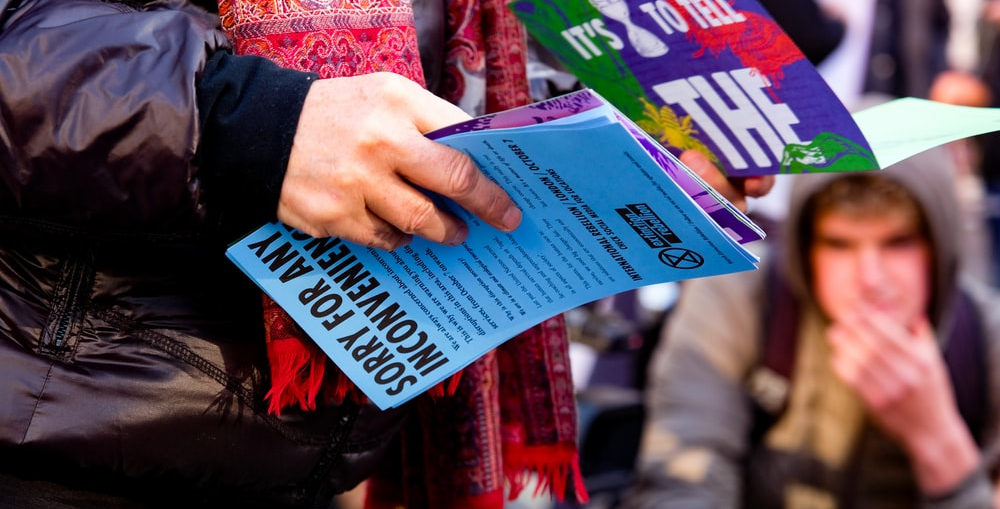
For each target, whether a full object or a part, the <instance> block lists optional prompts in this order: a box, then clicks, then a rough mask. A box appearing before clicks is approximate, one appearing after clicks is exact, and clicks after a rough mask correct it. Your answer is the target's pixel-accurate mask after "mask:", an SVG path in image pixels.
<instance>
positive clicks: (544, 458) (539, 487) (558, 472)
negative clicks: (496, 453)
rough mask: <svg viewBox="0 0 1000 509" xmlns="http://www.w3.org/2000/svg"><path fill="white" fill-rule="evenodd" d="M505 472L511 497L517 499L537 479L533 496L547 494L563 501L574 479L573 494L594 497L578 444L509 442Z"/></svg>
mask: <svg viewBox="0 0 1000 509" xmlns="http://www.w3.org/2000/svg"><path fill="white" fill-rule="evenodd" d="M503 455H504V476H505V478H506V480H507V485H508V490H509V495H508V498H509V499H510V500H514V499H516V498H517V497H518V496H520V495H521V492H522V491H524V489H525V488H527V487H528V485H529V484H530V482H531V481H532V480H533V479H536V485H535V490H534V492H533V494H532V495H533V496H535V497H538V496H539V495H542V494H547V495H548V496H549V498H553V497H554V498H555V499H556V500H558V501H560V502H562V501H564V500H565V498H566V494H567V487H568V486H569V484H570V482H572V483H573V496H574V498H575V499H576V501H577V502H580V503H586V502H587V501H588V500H589V499H590V497H589V495H588V494H587V488H586V486H584V484H583V475H581V474H580V462H579V457H578V453H577V450H576V444H575V443H572V442H563V443H558V444H552V445H543V446H525V445H507V446H505V447H504V451H503Z"/></svg>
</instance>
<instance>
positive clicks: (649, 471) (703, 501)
mask: <svg viewBox="0 0 1000 509" xmlns="http://www.w3.org/2000/svg"><path fill="white" fill-rule="evenodd" d="M756 272H759V271H756ZM755 276H756V274H754V273H753V272H751V273H743V274H733V275H729V276H720V277H713V278H707V279H699V280H692V281H686V282H684V283H683V285H684V286H683V290H682V293H681V300H680V301H679V302H678V304H677V307H676V308H675V309H674V310H673V311H672V312H671V313H670V315H669V316H668V318H667V320H668V321H667V323H666V325H665V328H664V334H663V337H662V338H661V341H660V343H659V345H658V347H657V351H656V352H655V353H654V355H653V357H652V359H651V362H650V373H649V379H648V380H649V383H648V386H647V388H646V393H647V416H646V425H645V429H644V431H643V437H642V443H641V447H640V453H639V459H638V461H637V464H636V468H637V472H636V476H637V479H636V482H635V483H634V485H633V486H632V488H631V489H630V491H629V493H628V494H627V496H626V503H625V507H626V508H628V509H666V508H670V509H675V508H679V509H696V508H697V509H736V508H738V507H741V504H742V501H741V496H742V475H743V471H742V461H743V457H744V455H745V453H746V451H747V440H748V434H749V427H750V425H751V413H750V407H749V404H748V399H747V397H746V396H745V393H744V390H743V383H742V379H743V376H744V374H745V372H746V370H747V369H749V367H750V365H751V361H752V360H753V359H755V358H756V355H757V353H756V350H757V347H756V336H755V335H754V334H753V333H752V332H751V331H754V330H757V325H756V324H757V323H759V322H757V320H758V318H757V317H756V316H755V314H754V313H753V310H752V308H753V307H754V306H753V303H754V302H755V301H754V300H753V299H752V297H751V296H752V294H753V292H754V291H755V290H754V288H757V285H754V284H751V282H750V281H749V280H748V277H755Z"/></svg>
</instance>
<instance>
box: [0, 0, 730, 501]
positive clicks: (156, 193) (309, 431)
mask: <svg viewBox="0 0 1000 509" xmlns="http://www.w3.org/2000/svg"><path fill="white" fill-rule="evenodd" d="M199 4H202V6H203V7H206V8H208V11H220V12H219V14H220V15H225V14H233V13H234V12H238V13H260V12H265V11H267V10H268V8H271V7H275V5H278V4H280V7H281V8H288V7H290V6H293V5H294V6H298V7H303V6H304V7H316V8H319V7H322V5H320V4H329V2H325V3H324V2H295V1H291V2H277V3H274V4H275V5H271V4H267V2H263V1H261V2H257V3H256V4H253V5H251V4H250V3H247V4H242V5H241V6H240V7H239V8H236V7H233V3H232V2H220V5H221V6H222V7H220V6H219V5H216V3H215V2H199ZM265 4H267V5H265ZM389 4H390V5H387V6H384V7H385V8H386V9H392V8H398V9H399V11H394V12H395V14H394V15H393V16H383V14H384V13H385V11H384V10H376V11H374V12H370V13H367V14H366V15H365V16H360V17H358V16H351V17H347V18H349V19H350V20H352V21H359V22H360V24H361V25H363V30H366V31H365V32H363V33H361V35H362V36H364V37H358V38H357V39H355V42H358V45H355V46H352V47H349V50H350V51H347V50H341V51H343V52H342V53H336V52H334V53H333V54H332V55H331V54H325V53H322V52H323V51H325V50H329V49H330V48H331V46H329V45H324V44H321V42H322V41H321V42H317V43H315V44H314V45H313V46H309V47H307V48H299V49H301V50H302V51H301V53H299V54H298V55H299V56H301V57H302V60H303V61H305V62H310V63H315V64H317V65H318V66H322V65H334V64H338V63H354V62H357V61H359V60H361V61H365V62H368V61H367V60H365V58H369V57H370V58H371V60H372V61H378V62H380V63H383V64H386V65H388V66H390V67H392V68H393V70H399V69H406V70H414V69H417V68H419V67H420V65H419V63H420V61H419V60H417V59H416V55H417V54H418V51H417V50H418V47H417V44H416V43H417V41H415V40H409V42H408V43H407V44H404V45H401V46H394V45H393V44H392V43H394V42H398V41H400V40H401V39H397V38H395V37H386V38H385V39H380V38H370V36H371V35H372V32H371V31H372V30H373V23H376V22H377V23H383V22H386V21H389V22H397V21H398V22H399V23H400V24H401V25H404V24H406V25H413V24H414V19H413V18H414V15H413V14H412V13H410V14H407V12H408V11H407V10H408V9H409V3H408V2H389ZM366 5H367V4H366ZM224 7H229V10H228V11H227V10H226V9H225V8H224ZM208 11H207V10H205V9H202V8H199V7H197V6H195V5H192V4H191V3H188V2H185V1H181V0H168V1H159V2H143V1H127V2H120V3H116V2H99V1H93V0H0V13H2V14H0V182H2V183H0V232H2V233H0V401H3V404H2V405H0V506H2V507H17V508H21V509H30V508H35V507H102V508H115V507H130V508H132V507H206V506H215V507H241V508H252V507H268V508H280V507H327V506H328V505H329V504H330V500H331V498H332V496H333V495H334V494H335V493H337V492H340V491H343V490H346V489H349V488H351V487H352V486H354V485H356V484H358V483H359V482H360V481H361V480H363V479H366V478H369V476H371V474H372V473H373V472H374V471H375V470H376V467H378V466H380V465H383V464H384V463H383V462H382V460H383V458H384V457H385V454H386V451H387V450H388V449H389V448H390V447H391V446H392V445H393V443H395V441H396V439H397V438H398V437H400V436H401V433H402V431H401V430H402V429H403V426H404V424H405V423H406V422H407V417H408V416H412V415H415V412H414V413H410V409H409V408H395V409H391V410H387V411H379V410H377V409H376V408H374V406H373V405H369V404H366V403H365V402H363V401H355V400H353V399H350V398H343V399H341V400H339V401H337V402H334V401H331V399H332V398H327V397H326V396H327V395H328V394H327V393H323V394H322V395H321V397H319V398H316V399H313V400H309V401H307V404H306V405H305V407H306V408H299V407H297V406H295V405H292V406H284V405H280V406H281V408H280V412H273V411H269V406H268V403H269V400H268V398H267V394H268V391H269V389H270V388H272V387H273V385H274V382H275V378H274V377H273V376H272V375H271V374H270V373H269V369H270V368H271V367H273V364H274V363H272V362H271V361H272V360H273V359H274V358H278V357H279V356H273V357H272V355H271V354H270V352H269V351H268V345H270V344H271V343H269V342H268V338H271V337H274V336H275V335H280V334H292V332H290V330H289V328H283V327H281V326H284V325H288V324H287V323H284V322H282V323H281V324H280V325H281V326H278V327H271V326H270V325H271V324H272V323H271V322H267V323H268V325H269V326H268V327H267V329H266V330H265V322H266V320H267V319H270V318H272V317H273V315H274V313H271V312H269V313H267V314H266V315H265V312H264V309H263V307H262V304H261V300H262V299H261V294H260V292H259V290H258V289H257V288H256V287H254V286H253V284H252V283H251V282H250V281H249V280H248V279H247V278H245V277H243V276H242V275H241V274H240V273H239V272H238V270H237V269H236V267H235V266H233V265H231V264H230V263H229V262H228V260H226V259H225V256H224V251H225V248H226V246H227V245H228V244H229V243H230V242H232V241H234V240H236V239H237V238H239V236H241V235H243V234H245V233H247V232H248V231H250V230H251V229H252V228H256V227H258V226H260V224H262V223H264V222H267V221H272V220H275V219H280V220H282V221H285V222H287V223H288V224H290V225H292V226H295V227H297V228H299V229H301V230H303V231H306V232H309V233H311V234H314V235H331V236H339V237H343V238H346V239H350V240H353V241H355V242H357V243H359V244H362V245H366V246H371V247H373V248H381V249H389V248H393V247H397V246H399V245H401V244H403V243H405V242H406V241H407V239H408V238H410V236H411V235H419V236H422V237H426V238H428V239H430V240H434V241H438V242H444V243H450V244H455V243H459V242H461V240H462V238H463V236H464V232H465V227H464V225H463V224H462V223H461V222H459V221H457V220H456V219H455V218H454V217H452V216H450V215H449V214H445V213H443V212H442V211H441V210H438V209H436V208H435V207H433V202H432V201H431V200H429V199H427V198H426V197H424V195H422V194H420V193H418V192H416V190H415V186H420V187H421V188H425V189H430V190H435V191H438V192H439V193H441V194H444V195H447V196H450V197H452V198H454V199H455V200H456V201H457V202H458V203H460V204H461V205H462V206H464V207H466V208H468V209H469V210H470V211H473V212H475V213H476V214H477V215H478V216H479V217H480V218H482V219H483V220H484V221H485V222H487V223H489V224H492V225H495V226H496V227H497V228H498V229H500V230H503V231H509V230H511V229H513V228H515V227H516V226H517V224H518V218H519V211H518V210H517V209H516V207H515V206H514V205H513V203H512V201H511V200H510V199H509V197H508V196H507V195H506V193H504V192H503V191H502V190H501V189H500V188H499V187H497V186H496V185H495V184H493V183H492V182H491V181H489V179H486V178H485V177H483V175H482V174H481V173H480V172H479V171H478V169H477V168H475V166H474V165H473V164H472V163H471V162H470V161H469V159H468V158H467V157H465V156H464V155H463V154H461V153H459V152H457V151H454V150H451V149H449V148H447V147H444V146H442V145H439V144H436V143H433V142H431V141H429V140H427V139H426V138H425V137H424V136H422V133H424V132H427V131H430V130H433V129H435V128H438V127H443V126H445V125H448V124H451V123H455V122H458V121H464V120H467V119H468V118H469V117H470V114H469V113H467V112H464V111H462V110H461V109H459V108H457V107H455V106H454V105H453V104H451V102H450V101H448V100H443V99H441V98H439V97H437V96H435V95H434V94H432V93H430V92H428V91H426V90H424V89H423V88H422V87H421V86H420V85H418V84H417V83H415V82H414V81H410V80H407V79H405V78H403V77H401V76H399V75H397V74H393V73H387V72H378V73H375V72H370V73H365V74H364V75H361V76H352V77H343V78H341V77H337V78H328V79H327V78H324V79H319V77H318V74H317V73H315V72H310V71H303V70H290V69H284V68H281V67H279V66H277V65H274V64H272V63H271V62H269V61H268V60H267V59H264V58H261V57H259V56H241V55H234V54H233V52H232V50H231V46H232V41H231V40H230V39H229V37H227V35H226V33H224V32H223V31H221V30H220V25H219V17H216V16H214V15H210V14H209V12H208ZM421 12H422V13H423V14H419V13H418V15H419V16H422V17H421V18H420V19H419V20H418V24H429V25H437V26H440V25H443V24H444V23H445V14H446V13H445V12H443V11H436V14H434V12H435V11H433V9H431V10H427V11H421ZM352 14H356V13H352ZM343 18H345V17H342V18H341V19H343ZM278 25H281V24H280V23H278ZM331 25H335V26H337V27H340V26H342V25H336V24H327V25H315V26H327V27H328V26H331ZM272 26H274V24H272ZM281 26H288V24H284V25H281ZM296 26H308V24H306V25H296ZM482 26H484V27H490V26H491V25H490V24H489V22H487V23H484V24H483V25H482ZM386 28H387V33H389V35H396V34H397V32H395V31H394V30H395V29H396V28H397V27H395V26H391V27H386ZM486 29H487V30H488V29H489V28H486ZM400 32H401V33H405V34H411V35H412V32H413V31H412V30H410V29H406V28H401V29H400ZM430 32H433V30H431V31H429V32H428V33H430ZM253 33H259V32H253ZM318 34H319V30H315V31H313V32H308V31H307V35H309V36H317V35H318ZM286 35H287V37H277V38H275V39H273V40H271V42H275V41H276V42H277V44H275V47H276V49H277V50H279V51H281V50H285V51H288V50H289V48H290V47H292V46H293V45H294V44H292V43H294V42H295V40H294V39H293V37H292V36H293V35H295V34H286ZM514 35H516V34H514ZM366 37H367V38H366ZM298 40H299V41H300V42H301V41H302V40H311V41H316V40H319V38H318V37H316V38H314V39H310V38H309V37H305V36H303V37H301V38H300V39H298ZM373 41H374V42H373ZM376 42H377V43H380V44H381V43H384V44H385V46H384V47H379V46H378V44H375V43H376ZM422 42H424V43H426V44H430V43H431V41H430V40H429V38H428V40H426V41H422ZM290 44H291V45H290ZM361 45H370V46H371V47H369V46H365V47H366V48H367V49H374V50H376V51H374V53H371V54H369V53H361V52H358V51H357V50H358V49H359V46H361ZM430 47H432V48H433V46H430ZM387 48H388V49H399V53H400V54H398V55H393V56H392V57H391V58H390V57H388V56H387V55H388V53H387V52H386V51H381V52H380V51H377V50H387ZM439 49H440V48H439ZM508 50H509V51H511V52H517V50H518V47H517V46H516V45H511V46H510V47H509V48H508ZM428 54H432V55H433V54H435V52H433V51H431V52H429V53H428ZM383 56H384V57H386V58H384V59H379V58H378V57H383ZM347 57H350V58H347ZM505 63H506V62H505ZM512 67H513V66H512ZM734 190H735V189H734ZM268 311H273V310H268ZM558 326H559V321H558V320H555V321H553V322H552V323H551V327H548V328H546V329H544V330H542V329H538V330H536V331H534V333H535V334H536V335H537V336H546V337H549V336H551V337H552V338H555V339H556V340H558V339H560V338H562V337H563V336H561V335H559V332H560V331H559V329H558ZM323 360H324V359H320V360H319V361H320V362H319V364H323V365H325V364H324V363H323V362H322V361H323ZM544 374H548V372H545V373H544ZM539 378H541V376H540V377H539ZM467 380H468V383H475V382H479V381H481V382H483V384H484V385H485V384H486V383H487V382H490V381H491V380H492V379H487V380H481V379H467ZM293 396H295V395H293ZM570 401H572V400H571V398H570ZM487 404H488V405H490V406H489V407H488V408H489V409H490V410H495V406H496V401H489V402H487ZM310 405H312V406H310ZM558 409H559V410H560V411H562V412H563V413H562V414H561V415H563V416H564V418H565V420H566V421H568V422H573V420H574V417H575V416H574V413H573V409H572V405H564V406H561V407H559V408H558ZM438 410H439V411H440V413H441V417H440V419H441V420H442V421H451V422H457V423H464V422H467V421H463V420H460V419H458V418H454V416H455V415H462V416H464V417H468V416H469V414H470V413H472V412H470V411H469V409H468V407H462V406H460V405H454V407H448V406H447V404H446V403H442V404H441V405H440V406H439V407H438ZM491 415H495V414H491ZM560 423H562V422H561V421H560ZM497 427H498V425H497ZM449 429H451V428H449ZM567 429H568V430H569V431H568V432H566V430H567ZM572 429H573V428H572V427H568V428H564V429H562V430H561V431H563V432H566V433H565V434H567V435H569V436H572ZM560 436H561V435H560ZM444 439H446V440H448V441H450V442H454V441H455V439H456V436H455V435H445V436H444ZM571 441H572V440H570V442H571ZM491 445H495V444H491ZM545 445H549V444H548V443H546V444H545ZM558 445H560V446H564V445H565V444H558ZM568 450H569V453H572V449H569V448H568ZM431 452H434V453H437V454H439V455H440V456H428V457H427V458H435V459H437V458H439V457H449V456H448V454H451V453H453V452H454V451H451V450H441V451H431ZM466 452H469V450H468V449H463V450H461V451H457V452H455V454H454V455H452V456H450V457H449V458H451V459H453V458H455V457H457V456H458V453H466ZM480 452H481V451H476V450H473V451H472V456H473V457H475V458H476V459H481V458H482V457H483V456H479V455H478V454H479V453H480ZM463 457H464V456H463ZM427 458H425V459H427ZM489 459H491V460H494V459H495V458H492V457H491V458H489ZM532 459H536V458H532ZM470 463H472V462H457V461H450V462H449V464H461V465H460V466H468V464H470ZM476 466H477V467H481V468H480V471H485V470H496V468H494V467H497V465H496V464H495V463H488V464H484V465H476ZM430 473H431V474H432V475H437V474H439V473H440V469H432V472H430ZM440 477H441V478H442V479H440V480H441V481H442V482H445V481H449V480H451V479H448V478H447V476H440ZM480 480H481V479H479V478H476V479H473V480H469V479H456V484H457V482H459V481H467V482H466V485H471V484H473V483H474V482H476V481H480ZM398 485H400V486H401V485H402V482H400V483H398ZM383 486H387V485H383ZM449 487H451V486H449ZM473 488H476V489H480V491H478V492H474V494H475V495H483V498H485V499H487V500H486V502H488V503H484V506H498V505H499V504H502V495H503V494H502V489H503V485H502V483H500V484H499V487H497V486H496V485H490V486H480V485H477V486H474V487H473ZM386 491H387V490H386ZM386 491H383V492H382V493H386ZM448 495H450V493H448ZM468 498H469V495H468V493H463V498H461V499H460V500H461V501H462V502H466V501H468ZM491 504H492V505H491ZM425 505H426V504H425ZM458 506H460V507H467V506H461V505H458ZM414 507H418V506H417V505H414ZM437 507H445V505H439V506H437Z"/></svg>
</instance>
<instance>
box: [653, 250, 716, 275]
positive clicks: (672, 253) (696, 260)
mask: <svg viewBox="0 0 1000 509" xmlns="http://www.w3.org/2000/svg"><path fill="white" fill-rule="evenodd" d="M660 261H661V262H663V264H664V265H666V266H667V267H673V268H675V269H683V270H689V269H697V268H698V267H701V266H702V265H704V263H705V257H703V256H701V255H700V254H698V253H696V252H694V251H692V250H690V249H684V248H682V247H670V248H667V249H664V250H663V251H660Z"/></svg>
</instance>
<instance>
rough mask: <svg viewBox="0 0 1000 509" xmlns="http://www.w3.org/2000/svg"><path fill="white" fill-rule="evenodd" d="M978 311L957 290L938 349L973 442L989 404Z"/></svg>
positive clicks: (981, 329) (977, 438) (967, 296)
mask: <svg viewBox="0 0 1000 509" xmlns="http://www.w3.org/2000/svg"><path fill="white" fill-rule="evenodd" d="M980 314H981V312H980V309H979V308H978V307H977V306H976V304H975V302H973V300H972V297H971V296H969V294H968V293H967V292H965V291H961V290H960V291H959V292H958V297H957V298H956V299H955V301H954V303H953V304H952V309H951V315H952V316H953V317H954V321H953V322H952V325H951V328H950V330H949V333H948V342H947V343H946V344H945V347H944V352H942V355H943V357H944V361H945V364H946V366H947V367H948V376H949V378H950V379H951V386H952V390H953V391H954V394H955V403H956V405H957V406H958V411H959V413H960V414H962V419H963V420H964V421H965V424H966V426H968V428H969V431H970V432H971V433H972V436H973V437H974V438H975V439H976V442H977V443H978V442H979V441H980V439H981V438H982V437H981V435H982V433H981V432H982V430H983V427H984V426H985V425H986V409H987V408H988V407H989V385H988V381H987V380H988V376H987V365H986V335H985V333H984V329H983V322H982V317H981V316H980Z"/></svg>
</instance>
